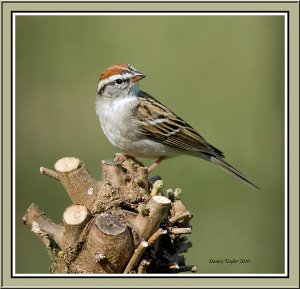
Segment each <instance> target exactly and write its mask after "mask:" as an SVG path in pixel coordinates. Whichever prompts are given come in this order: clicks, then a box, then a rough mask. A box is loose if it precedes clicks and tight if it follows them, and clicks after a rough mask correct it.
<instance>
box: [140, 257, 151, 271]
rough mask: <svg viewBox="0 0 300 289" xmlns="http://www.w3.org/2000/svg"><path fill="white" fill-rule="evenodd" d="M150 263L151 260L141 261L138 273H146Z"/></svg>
mask: <svg viewBox="0 0 300 289" xmlns="http://www.w3.org/2000/svg"><path fill="white" fill-rule="evenodd" d="M149 265H150V262H148V261H147V260H145V259H143V260H142V261H141V262H140V265H139V267H138V274H143V273H146V271H147V268H148V266H149Z"/></svg>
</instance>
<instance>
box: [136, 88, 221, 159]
mask: <svg viewBox="0 0 300 289" xmlns="http://www.w3.org/2000/svg"><path fill="white" fill-rule="evenodd" d="M140 93H141V94H140V98H141V101H140V106H139V107H138V110H137V113H138V115H139V118H140V119H143V121H142V122H141V131H142V132H143V133H144V134H146V135H148V136H149V137H151V138H153V139H155V140H157V141H159V142H162V143H164V144H167V145H170V146H173V147H174V148H177V149H181V150H186V151H199V152H203V153H208V154H211V155H217V156H219V157H223V153H222V152H221V151H220V150H218V149H217V148H215V147H213V146H212V145H210V144H209V143H208V142H207V141H206V140H205V139H204V138H203V137H202V136H201V135H200V134H199V133H198V132H197V131H195V130H194V129H193V128H192V127H191V126H190V125H188V124H187V123H186V122H185V121H184V120H183V119H181V118H180V117H178V116H177V115H176V114H174V113H173V112H172V111H170V110H169V109H168V108H167V107H165V106H164V105H162V104H161V103H160V102H158V101H157V100H155V99H154V98H153V97H152V96H150V95H149V94H147V93H146V92H144V91H141V92H140Z"/></svg>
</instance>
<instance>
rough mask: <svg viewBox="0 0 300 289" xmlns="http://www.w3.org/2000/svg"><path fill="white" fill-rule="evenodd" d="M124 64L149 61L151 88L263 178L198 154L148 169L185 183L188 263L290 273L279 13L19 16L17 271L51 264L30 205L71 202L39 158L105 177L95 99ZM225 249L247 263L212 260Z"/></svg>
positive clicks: (212, 269)
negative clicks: (109, 73)
mask: <svg viewBox="0 0 300 289" xmlns="http://www.w3.org/2000/svg"><path fill="white" fill-rule="evenodd" d="M116 63H129V64H131V65H133V66H134V67H135V68H137V69H138V70H140V71H142V72H144V73H145V74H146V75H147V78H146V79H144V80H142V81H141V83H140V86H141V88H142V89H143V90H145V91H146V92H148V93H150V94H152V95H153V96H154V97H156V98H157V99H159V100H160V101H161V102H162V103H164V104H165V105H167V106H168V107H170V108H171V109H172V110H173V111H175V112H176V113H177V114H178V115H179V116H181V117H182V118H184V119H185V120H186V121H187V122H188V123H189V124H191V125H192V126H193V127H194V128H196V129H197V130H198V131H199V132H200V133H201V134H202V135H203V136H204V137H205V138H206V139H207V140H208V141H209V142H211V143H212V144H213V145H215V146H216V147H217V148H219V149H221V150H222V151H224V152H225V156H226V160H227V161H228V162H229V163H231V164H232V165H233V166H235V167H236V168H238V169H239V170H241V171H242V172H243V173H244V174H245V175H246V176H247V177H248V178H249V179H250V180H252V181H253V182H254V183H255V184H257V185H258V186H259V187H260V188H261V192H258V191H255V190H253V189H251V188H250V187H248V186H246V185H244V184H243V183H241V182H239V181H237V180H236V179H234V178H233V177H231V176H230V175H228V174H226V173H225V172H223V171H222V170H220V169H218V168H216V167H214V166H213V165H211V164H209V163H207V162H205V161H203V160H201V159H198V158H195V157H190V156H180V157H177V158H173V159H171V160H169V161H165V162H162V163H161V165H160V166H159V167H158V168H157V169H156V170H155V171H154V172H153V173H152V175H160V176H162V178H163V179H164V181H165V186H166V188H169V187H171V188H176V187H181V188H182V190H183V193H182V199H183V201H184V202H185V203H186V205H187V206H188V207H189V209H190V210H191V212H192V213H193V215H194V218H193V220H192V225H193V232H192V234H191V235H189V236H188V238H189V239H190V240H191V241H192V243H193V247H192V248H191V249H190V250H189V252H188V253H187V254H186V258H187V264H196V265H197V266H198V273H282V272H284V19H283V17H280V16H17V17H16V272H17V273H48V268H49V265H50V260H49V257H48V255H47V252H46V250H45V247H44V245H43V244H42V243H41V242H40V241H39V240H38V239H37V238H36V237H35V236H34V235H33V234H32V233H31V232H30V231H29V230H28V228H27V227H26V226H24V225H23V224H22V220H21V218H22V216H23V214H24V213H25V211H26V209H27V207H28V206H29V204H30V203H31V202H35V203H36V204H38V205H39V206H40V208H41V209H43V210H44V211H45V212H46V214H47V215H48V216H49V217H50V218H52V219H53V220H54V221H56V222H61V216H62V213H63V210H64V208H65V207H66V206H68V205H69V204H70V200H69V198H68V196H67V194H66V193H65V192H64V190H63V188H62V186H61V185H60V184H59V183H58V182H56V181H54V180H53V179H50V178H48V177H46V176H42V175H40V172H39V168H40V166H45V167H50V168H53V164H54V163H55V162H56V161H57V160H58V159H59V158H61V157H63V156H77V157H79V158H80V159H82V160H83V161H84V162H85V164H86V166H87V167H88V168H89V170H90V172H91V173H92V174H93V175H94V176H95V177H96V178H100V161H101V160H102V159H112V158H113V157H114V153H115V152H116V150H115V149H114V148H113V147H112V146H111V145H110V144H109V142H108V141H107V140H106V138H105V136H104V135H103V133H102V131H101V129H100V126H99V123H98V119H97V117H96V115H95V108H94V101H95V94H96V86H97V81H98V77H99V75H100V73H101V72H102V71H103V70H104V69H105V68H107V67H108V66H110V65H112V64H116ZM142 161H144V163H145V165H149V164H150V163H151V161H149V160H142ZM225 258H228V259H233V258H236V259H239V258H246V259H250V263H249V264H235V265H219V264H212V263H210V262H209V260H210V259H225ZM28 260H30V262H28Z"/></svg>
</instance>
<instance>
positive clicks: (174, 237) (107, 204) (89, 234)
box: [23, 156, 196, 274]
mask: <svg viewBox="0 0 300 289" xmlns="http://www.w3.org/2000/svg"><path fill="white" fill-rule="evenodd" d="M117 159H118V161H102V178H101V181H98V180H96V179H95V178H94V177H93V176H92V175H91V174H90V173H89V171H88V170H87V168H86V167H85V165H84V163H83V162H82V161H81V160H79V159H78V158H74V157H65V158H62V159H60V160H58V161H57V162H56V163H55V165H54V170H52V169H49V168H44V167H42V168H41V169H40V171H41V173H42V174H43V175H46V176H49V177H51V178H53V179H55V180H57V181H59V182H60V183H61V184H62V186H63V187H64V189H65V191H66V192H67V194H68V195H69V197H70V199H71V201H72V204H71V205H70V206H68V207H67V208H66V209H65V211H64V213H63V216H62V224H55V223H54V222H53V221H52V220H51V219H50V218H48V217H47V216H46V215H45V213H44V212H43V211H42V210H41V209H40V208H39V207H38V206H37V205H35V204H34V203H32V204H31V205H30V206H29V208H28V209H27V211H26V213H25V215H24V217H23V222H24V224H26V225H27V226H28V227H29V228H30V229H31V231H32V232H33V233H34V234H35V235H36V236H37V237H38V238H39V239H40V240H41V241H42V242H43V243H44V245H45V246H46V248H47V250H48V251H49V253H50V257H51V259H52V262H53V263H52V265H51V268H50V272H52V273H99V274H108V273H125V274H128V273H131V274H135V273H138V274H147V273H179V272H185V271H190V272H195V271H196V266H194V265H191V266H189V265H186V264H185V259H184V256H183V255H182V254H183V253H184V252H186V251H187V250H188V249H189V248H190V247H191V246H192V245H191V243H190V242H187V239H186V238H185V237H182V236H181V234H189V233H191V226H190V225H189V221H190V219H191V217H192V215H191V213H190V212H189V211H188V209H187V208H186V206H185V205H184V204H183V202H182V201H181V200H180V198H179V194H180V192H181V190H179V189H176V190H175V191H174V192H173V191H172V190H168V194H167V197H166V196H163V193H164V192H163V181H162V180H156V181H155V182H151V180H150V181H149V180H148V175H147V168H145V167H144V166H143V165H142V164H141V163H140V162H138V161H136V160H135V159H134V158H131V157H128V156H127V157H126V158H122V157H120V156H118V158H117ZM120 160H121V161H120Z"/></svg>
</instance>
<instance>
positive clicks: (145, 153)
mask: <svg viewBox="0 0 300 289" xmlns="http://www.w3.org/2000/svg"><path fill="white" fill-rule="evenodd" d="M137 105H138V100H137V99H134V98H130V99H123V100H122V101H120V100H119V101H118V102H111V103H107V104H103V103H101V104H100V103H97V104H96V113H97V115H98V117H99V120H100V124H101V127H102V130H103V132H104V134H105V135H106V137H107V138H108V140H109V141H110V143H111V144H112V145H113V146H114V147H116V148H118V149H119V150H121V151H123V152H125V153H126V154H129V155H131V156H135V157H146V158H158V157H160V156H172V155H174V154H175V153H176V151H174V148H171V147H170V146H168V145H165V144H162V143H159V142H157V141H155V140H151V139H149V138H148V137H147V136H145V135H144V134H142V133H141V131H140V127H139V122H138V121H137V120H136V119H135V118H134V117H133V116H132V111H134V109H135V107H136V106H137Z"/></svg>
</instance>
